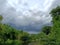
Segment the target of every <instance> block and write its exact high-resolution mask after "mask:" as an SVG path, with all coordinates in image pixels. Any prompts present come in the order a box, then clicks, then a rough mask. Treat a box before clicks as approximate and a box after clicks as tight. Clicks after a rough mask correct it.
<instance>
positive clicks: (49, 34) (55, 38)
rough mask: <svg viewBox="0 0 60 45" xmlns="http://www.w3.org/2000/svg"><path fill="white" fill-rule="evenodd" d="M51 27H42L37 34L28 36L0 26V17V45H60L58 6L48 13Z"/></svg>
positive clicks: (0, 17) (5, 26)
mask: <svg viewBox="0 0 60 45" xmlns="http://www.w3.org/2000/svg"><path fill="white" fill-rule="evenodd" d="M50 14H51V16H52V17H53V18H52V21H51V22H52V23H53V25H52V26H45V27H43V29H42V31H41V32H40V33H38V34H29V33H27V32H23V31H22V30H17V29H14V28H12V27H11V26H9V25H6V24H2V22H1V21H2V19H3V17H2V16H1V15H0V45H60V6H58V7H56V8H54V9H53V10H51V12H50Z"/></svg>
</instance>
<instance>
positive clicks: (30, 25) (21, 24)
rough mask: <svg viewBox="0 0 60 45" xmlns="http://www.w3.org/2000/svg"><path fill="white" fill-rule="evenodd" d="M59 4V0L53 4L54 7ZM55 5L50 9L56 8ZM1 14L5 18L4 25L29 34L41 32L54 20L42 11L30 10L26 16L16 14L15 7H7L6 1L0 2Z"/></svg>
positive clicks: (20, 13) (19, 13)
mask: <svg viewBox="0 0 60 45" xmlns="http://www.w3.org/2000/svg"><path fill="white" fill-rule="evenodd" d="M55 3H56V4H55ZM58 4H60V1H57V0H56V1H55V2H54V3H53V5H54V6H57V5H58ZM53 5H52V6H51V7H50V9H52V8H54V6H53ZM49 11H50V10H49ZM0 14H2V15H3V17H4V19H3V23H8V24H11V25H12V26H13V27H16V28H18V29H23V30H24V31H28V32H39V31H40V29H41V28H42V27H43V25H48V24H51V20H52V17H51V15H49V12H42V11H40V10H28V11H27V12H26V14H25V13H22V12H21V11H19V12H16V10H15V9H14V8H13V7H7V5H6V0H2V1H0Z"/></svg>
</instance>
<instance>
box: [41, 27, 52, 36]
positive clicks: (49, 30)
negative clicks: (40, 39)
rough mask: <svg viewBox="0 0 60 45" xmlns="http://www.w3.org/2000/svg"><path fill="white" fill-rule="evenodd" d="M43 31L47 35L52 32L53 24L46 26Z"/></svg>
mask: <svg viewBox="0 0 60 45" xmlns="http://www.w3.org/2000/svg"><path fill="white" fill-rule="evenodd" d="M42 32H44V33H45V34H46V35H48V34H49V33H50V32H51V26H45V27H44V28H43V29H42Z"/></svg>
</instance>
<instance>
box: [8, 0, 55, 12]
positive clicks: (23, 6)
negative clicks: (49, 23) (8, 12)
mask: <svg viewBox="0 0 60 45" xmlns="http://www.w3.org/2000/svg"><path fill="white" fill-rule="evenodd" d="M53 1H54V0H7V2H8V3H7V4H8V7H10V6H12V7H13V8H15V9H16V11H27V10H34V9H37V10H41V11H47V10H48V9H49V8H50V6H51V5H52V3H53Z"/></svg>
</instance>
